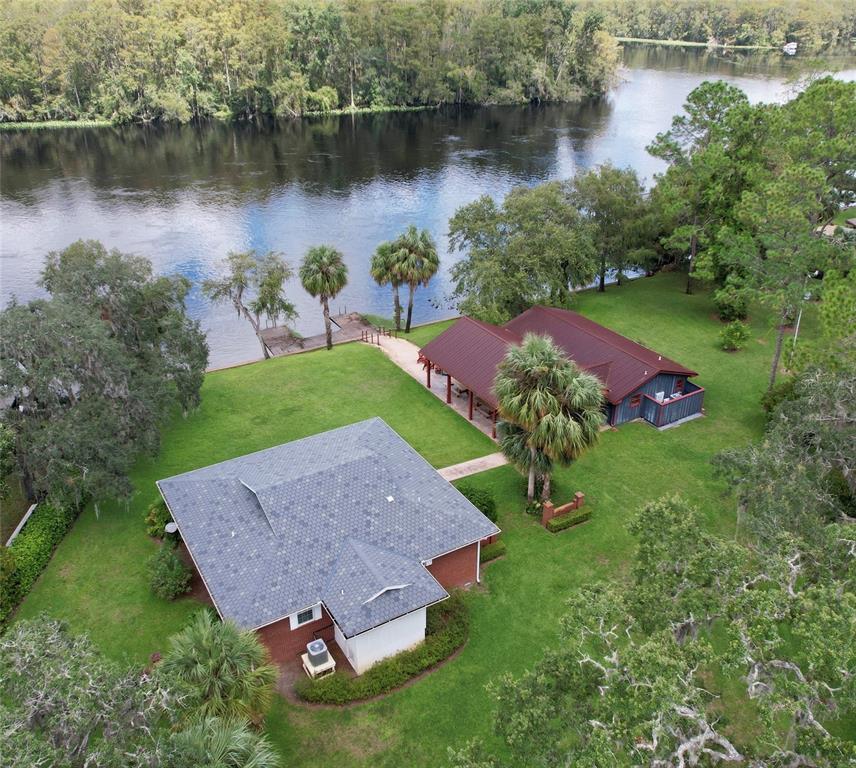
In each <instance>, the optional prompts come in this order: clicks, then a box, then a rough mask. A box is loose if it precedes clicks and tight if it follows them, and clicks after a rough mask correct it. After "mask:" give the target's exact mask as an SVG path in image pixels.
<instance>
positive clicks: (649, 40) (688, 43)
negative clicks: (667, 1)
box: [615, 37, 782, 51]
mask: <svg viewBox="0 0 856 768" xmlns="http://www.w3.org/2000/svg"><path fill="white" fill-rule="evenodd" d="M615 39H616V41H617V42H619V43H644V44H646V45H667V46H672V47H675V48H678V47H684V46H685V47H688V48H727V49H728V50H733V51H778V50H781V48H782V46H780V45H735V44H732V43H700V42H698V41H696V40H658V39H657V38H653V37H616V38H615Z"/></svg>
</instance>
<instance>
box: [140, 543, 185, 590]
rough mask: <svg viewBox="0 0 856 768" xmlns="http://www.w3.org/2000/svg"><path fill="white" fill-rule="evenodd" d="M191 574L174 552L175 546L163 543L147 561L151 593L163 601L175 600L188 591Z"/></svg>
mask: <svg viewBox="0 0 856 768" xmlns="http://www.w3.org/2000/svg"><path fill="white" fill-rule="evenodd" d="M192 576H193V573H192V572H191V570H190V568H188V567H187V565H185V563H184V562H183V561H182V559H181V558H180V557H179V556H178V553H177V552H176V551H175V544H173V543H172V542H171V541H164V543H163V544H162V545H161V548H160V549H159V550H158V551H157V553H156V554H155V555H154V556H153V557H152V558H151V560H149V578H150V580H151V581H150V584H151V587H152V592H154V593H155V595H157V596H158V597H160V598H163V599H164V600H175V598H177V597H179V596H180V595H184V594H187V592H188V591H189V590H190V579H191V578H192Z"/></svg>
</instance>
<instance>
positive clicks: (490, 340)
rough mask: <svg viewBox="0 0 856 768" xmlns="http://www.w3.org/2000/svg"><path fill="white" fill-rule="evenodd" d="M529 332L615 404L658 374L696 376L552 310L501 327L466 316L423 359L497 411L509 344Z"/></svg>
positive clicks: (535, 309) (584, 321)
mask: <svg viewBox="0 0 856 768" xmlns="http://www.w3.org/2000/svg"><path fill="white" fill-rule="evenodd" d="M526 333H537V334H541V335H547V336H551V337H552V338H553V341H554V342H555V343H556V344H557V345H558V346H560V347H561V348H562V349H564V350H565V352H566V353H567V355H568V357H569V358H570V359H571V360H573V361H574V362H575V363H576V364H577V365H579V366H580V368H583V369H584V370H587V371H589V372H590V373H592V374H594V375H595V376H597V377H598V378H599V379H600V380H601V381H603V383H604V385H605V387H606V393H605V394H606V399H607V400H608V401H609V402H611V403H619V402H621V400H623V399H624V398H625V397H626V396H627V395H628V394H630V393H631V392H633V391H634V390H635V389H637V388H639V387H640V386H641V385H642V384H644V383H645V382H646V381H648V380H649V379H651V378H653V377H654V376H656V375H657V374H658V373H677V374H682V375H684V376H696V375H697V373H696V372H695V371H693V370H691V369H689V368H686V367H684V366H683V365H681V364H680V363H676V362H675V361H674V360H670V359H669V358H667V357H663V356H662V355H660V354H658V353H657V352H654V351H652V350H650V349H648V348H647V347H643V346H642V345H641V344H637V343H636V342H635V341H631V340H630V339H628V338H626V337H624V336H622V335H621V334H619V333H616V332H615V331H611V330H609V328H604V327H603V326H602V325H598V324H597V323H595V322H594V321H592V320H589V319H588V318H586V317H583V316H582V315H580V314H577V313H576V312H570V311H569V310H566V309H556V308H554V307H540V306H539V307H532V308H531V309H528V310H526V311H525V312H524V313H523V314H521V315H519V316H518V317H516V318H514V319H513V320H511V321H509V322H508V323H506V324H505V325H504V326H502V327H499V326H495V325H490V324H489V323H483V322H481V321H479V320H474V319H472V318H469V317H462V318H460V319H459V320H458V321H457V322H456V323H455V324H454V325H452V326H451V327H449V328H448V329H447V330H445V331H444V332H443V333H441V334H440V335H439V336H437V338H435V339H433V340H432V341H430V342H429V343H428V344H426V345H425V347H424V348H423V349H422V350H421V351H420V354H422V355H424V356H425V357H426V358H427V359H429V360H430V361H431V362H432V363H433V364H435V365H438V366H440V368H442V369H443V370H444V371H446V372H448V373H450V374H451V375H452V378H453V379H455V380H456V381H458V382H460V383H461V384H463V385H464V386H466V387H467V388H469V389H472V390H473V392H475V394H476V395H478V397H480V398H481V399H482V400H484V401H485V402H487V403H488V404H489V405H491V406H492V407H494V408H495V407H496V399H495V397H494V395H493V379H494V376H495V375H496V366H497V365H499V363H500V362H501V361H502V358H503V357H504V356H505V353H506V351H507V348H508V345H509V344H519V343H520V342H521V341H522V339H523V336H524V334H526Z"/></svg>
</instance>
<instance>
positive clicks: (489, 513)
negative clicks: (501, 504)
mask: <svg viewBox="0 0 856 768" xmlns="http://www.w3.org/2000/svg"><path fill="white" fill-rule="evenodd" d="M458 490H459V491H460V492H461V493H462V494H463V495H464V496H466V497H467V499H469V500H470V502H472V504H473V506H474V507H475V508H476V509H478V511H479V512H481V513H482V514H483V515H484V516H485V517H486V518H487V519H488V520H490V521H491V522H492V523H495V522H496V497H495V496H494V495H493V491H489V490H488V489H487V488H476V486H474V485H469V484H467V483H464V484H462V485H459V486H458Z"/></svg>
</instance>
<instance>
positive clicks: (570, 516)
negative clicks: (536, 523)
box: [547, 509, 591, 533]
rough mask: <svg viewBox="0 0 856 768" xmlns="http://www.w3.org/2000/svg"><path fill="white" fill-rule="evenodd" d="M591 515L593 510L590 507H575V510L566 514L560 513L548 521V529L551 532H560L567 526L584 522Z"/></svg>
mask: <svg viewBox="0 0 856 768" xmlns="http://www.w3.org/2000/svg"><path fill="white" fill-rule="evenodd" d="M590 517H591V511H590V510H588V509H575V510H574V511H573V512H568V513H567V514H565V515H559V516H558V517H554V518H553V519H552V520H548V521H547V530H548V531H550V533H558V532H559V531H564V530H565V528H570V527H571V526H573V525H579V524H580V523H584V522H585V521H586V520H588V519H589V518H590Z"/></svg>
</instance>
